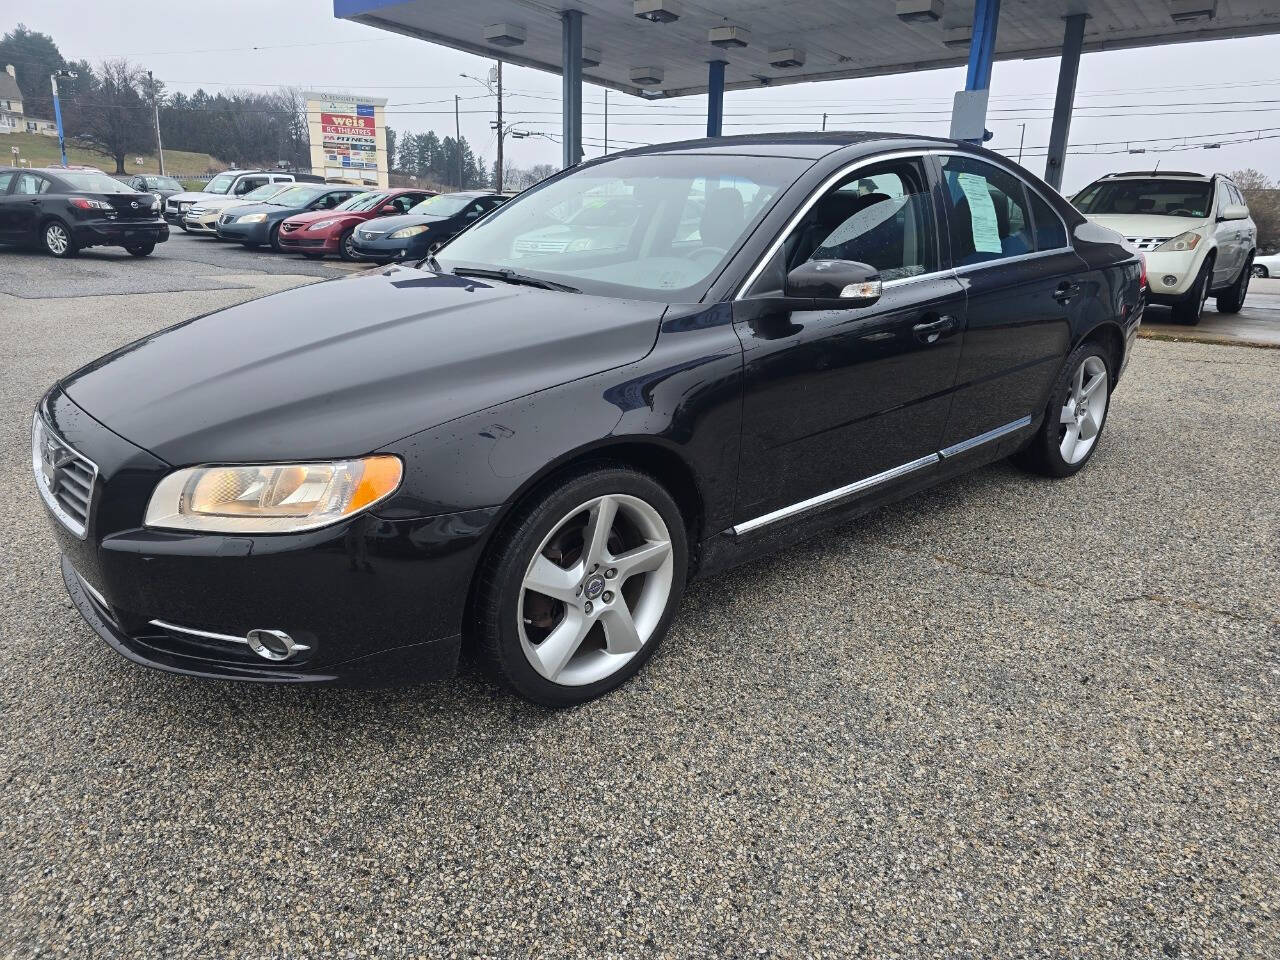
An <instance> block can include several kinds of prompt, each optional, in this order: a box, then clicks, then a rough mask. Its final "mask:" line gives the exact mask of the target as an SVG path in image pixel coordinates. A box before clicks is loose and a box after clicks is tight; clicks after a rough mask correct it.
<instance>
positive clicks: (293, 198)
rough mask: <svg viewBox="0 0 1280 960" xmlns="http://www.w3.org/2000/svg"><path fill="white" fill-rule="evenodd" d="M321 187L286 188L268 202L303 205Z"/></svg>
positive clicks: (288, 205)
mask: <svg viewBox="0 0 1280 960" xmlns="http://www.w3.org/2000/svg"><path fill="white" fill-rule="evenodd" d="M323 189H324V188H323V187H310V186H302V187H290V188H289V189H288V190H285V191H282V192H281V193H277V194H276V195H275V196H274V197H272V198H271V199H270V200H269V201H268V202H269V203H273V204H275V205H276V206H277V207H305V206H306V205H307V204H308V203H310V202H311V201H312V200H314V199H315V198H316V197H317V196H318V195H319V194H320V191H321V190H323Z"/></svg>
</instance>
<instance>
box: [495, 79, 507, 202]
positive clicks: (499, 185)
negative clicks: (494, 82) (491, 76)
mask: <svg viewBox="0 0 1280 960" xmlns="http://www.w3.org/2000/svg"><path fill="white" fill-rule="evenodd" d="M506 138H507V137H506V131H505V130H503V129H502V61H501V60H499V61H498V174H497V176H496V177H494V192H495V193H501V192H502V141H503V140H505V139H506Z"/></svg>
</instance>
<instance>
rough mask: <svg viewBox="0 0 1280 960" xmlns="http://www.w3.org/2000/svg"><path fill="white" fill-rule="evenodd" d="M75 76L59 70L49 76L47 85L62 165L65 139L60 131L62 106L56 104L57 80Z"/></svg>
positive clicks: (65, 162)
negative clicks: (50, 91) (51, 100)
mask: <svg viewBox="0 0 1280 960" xmlns="http://www.w3.org/2000/svg"><path fill="white" fill-rule="evenodd" d="M76 76H77V75H76V74H74V73H72V72H71V71H70V70H59V71H58V72H57V73H51V74H49V85H50V86H51V87H53V119H54V120H55V121H56V122H57V124H58V150H59V151H61V153H62V165H63V166H64V167H65V166H66V165H67V138H66V135H65V134H64V133H63V130H62V104H60V103H59V102H58V78H59V77H64V78H66V79H68V80H74V79H75V78H76Z"/></svg>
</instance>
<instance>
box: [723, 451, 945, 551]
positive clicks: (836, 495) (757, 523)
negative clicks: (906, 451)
mask: <svg viewBox="0 0 1280 960" xmlns="http://www.w3.org/2000/svg"><path fill="white" fill-rule="evenodd" d="M941 459H942V458H941V457H940V456H939V455H938V454H936V453H931V454H929V455H928V456H927V457H921V458H920V459H919V460H912V461H911V462H910V463H904V464H901V465H899V466H896V467H892V468H890V469H888V470H885V471H884V472H883V473H877V474H875V475H873V476H870V477H864V478H863V479H861V480H858V481H856V482H854V483H850V484H846V485H845V486H843V487H837V488H836V489H835V490H828V491H827V492H826V493H820V494H818V495H817V496H816V497H810V498H809V499H808V500H801V501H800V502H799V503H793V504H791V505H790V506H788V507H781V508H779V509H777V510H774V511H773V512H772V513H766V514H765V515H764V516H761V517H756V518H755V519H754V520H747V521H745V522H743V523H740V524H738V525H737V526H735V527H734V528H733V533H734V536H738V537H740V536H742V535H743V534H744V533H750V532H751V531H752V530H758V529H760V528H761V527H763V526H766V525H768V524H770V523H774V522H776V521H778V520H783V519H785V518H787V517H793V516H795V515H796V514H797V513H803V512H805V511H806V510H812V509H813V508H815V507H821V506H824V505H826V504H828V503H833V502H835V501H836V500H843V499H844V498H845V497H849V496H852V495H853V494H855V493H862V492H863V491H864V490H869V489H871V488H872V487H875V486H879V485H880V484H882V483H886V482H888V481H889V480H894V479H896V478H898V477H902V476H906V475H907V474H908V473H914V472H915V471H916V470H920V469H923V468H924V467H930V466H933V464H935V463H938V462H939V461H940V460H941Z"/></svg>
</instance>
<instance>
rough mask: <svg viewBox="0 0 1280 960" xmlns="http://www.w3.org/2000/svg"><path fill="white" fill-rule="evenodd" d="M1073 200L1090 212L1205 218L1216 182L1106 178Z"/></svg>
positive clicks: (1077, 205)
mask: <svg viewBox="0 0 1280 960" xmlns="http://www.w3.org/2000/svg"><path fill="white" fill-rule="evenodd" d="M1072 202H1073V203H1074V204H1075V205H1076V207H1077V208H1078V209H1079V210H1080V212H1081V213H1083V214H1085V215H1087V216H1092V215H1095V214H1118V215H1121V216H1123V215H1126V214H1140V215H1143V216H1158V217H1196V218H1203V217H1207V216H1208V215H1209V209H1210V207H1212V205H1213V184H1211V183H1209V182H1208V181H1207V180H1137V179H1134V180H1105V181H1103V182H1102V183H1095V184H1092V185H1091V186H1088V187H1086V188H1085V189H1084V190H1082V191H1081V192H1080V193H1078V194H1077V195H1076V197H1075V199H1074V200H1073V201H1072Z"/></svg>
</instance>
